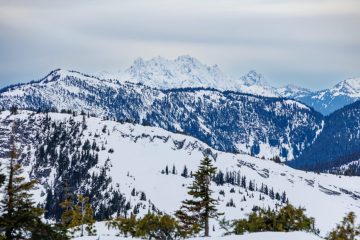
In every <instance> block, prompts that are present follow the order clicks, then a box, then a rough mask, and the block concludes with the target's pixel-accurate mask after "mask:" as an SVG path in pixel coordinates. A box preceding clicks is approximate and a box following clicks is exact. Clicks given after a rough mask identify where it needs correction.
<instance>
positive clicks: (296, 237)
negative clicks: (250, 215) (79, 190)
mask: <svg viewBox="0 0 360 240" xmlns="http://www.w3.org/2000/svg"><path fill="white" fill-rule="evenodd" d="M96 229H97V232H98V233H97V235H96V236H84V237H75V238H73V240H113V239H114V240H121V239H134V238H125V237H120V236H116V235H117V232H116V231H114V230H112V229H110V230H109V229H108V228H107V227H106V226H105V224H104V223H103V222H101V223H97V224H96ZM195 239H214V240H216V239H217V240H321V239H323V238H321V237H319V236H316V235H314V234H312V233H307V232H259V233H247V234H244V235H229V236H222V237H209V238H204V237H198V238H191V239H190V240H195Z"/></svg>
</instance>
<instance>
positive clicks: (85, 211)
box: [75, 195, 95, 236]
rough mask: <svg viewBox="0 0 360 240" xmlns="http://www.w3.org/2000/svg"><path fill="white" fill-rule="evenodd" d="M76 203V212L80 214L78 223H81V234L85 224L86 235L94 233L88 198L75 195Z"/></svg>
mask: <svg viewBox="0 0 360 240" xmlns="http://www.w3.org/2000/svg"><path fill="white" fill-rule="evenodd" d="M77 200H78V204H77V206H76V207H75V210H76V211H77V212H78V215H80V216H81V218H80V225H81V236H84V225H85V224H86V228H85V230H86V231H87V233H88V235H94V234H95V229H94V223H95V220H94V213H93V210H92V207H91V205H90V203H89V198H88V197H84V196H83V195H78V197H77Z"/></svg>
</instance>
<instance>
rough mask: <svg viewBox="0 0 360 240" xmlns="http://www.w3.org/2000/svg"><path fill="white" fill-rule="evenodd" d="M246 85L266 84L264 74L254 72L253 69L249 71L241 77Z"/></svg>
mask: <svg viewBox="0 0 360 240" xmlns="http://www.w3.org/2000/svg"><path fill="white" fill-rule="evenodd" d="M241 79H242V80H243V81H244V84H246V85H255V84H267V82H266V80H265V78H264V76H263V75H262V74H261V73H258V72H256V71H255V70H251V71H249V72H248V73H247V74H245V75H244V76H242V77H241Z"/></svg>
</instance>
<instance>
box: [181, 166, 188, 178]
mask: <svg viewBox="0 0 360 240" xmlns="http://www.w3.org/2000/svg"><path fill="white" fill-rule="evenodd" d="M181 176H182V177H184V178H187V177H188V169H187V167H186V165H185V166H184V170H183V172H182V173H181Z"/></svg>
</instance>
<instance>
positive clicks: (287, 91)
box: [276, 85, 312, 99]
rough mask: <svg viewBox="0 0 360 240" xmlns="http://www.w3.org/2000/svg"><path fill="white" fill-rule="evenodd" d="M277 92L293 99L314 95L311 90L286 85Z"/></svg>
mask: <svg viewBox="0 0 360 240" xmlns="http://www.w3.org/2000/svg"><path fill="white" fill-rule="evenodd" d="M276 92H277V93H278V94H279V95H280V96H282V97H287V98H293V99H298V98H302V97H306V96H309V95H310V94H312V91H311V90H309V89H307V88H302V87H299V86H296V85H286V86H285V87H280V88H278V89H277V90H276Z"/></svg>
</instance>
